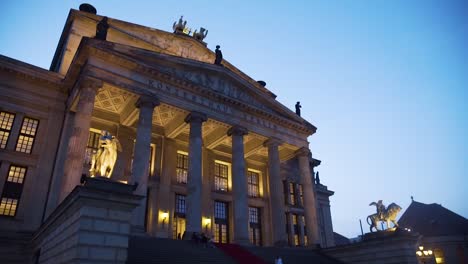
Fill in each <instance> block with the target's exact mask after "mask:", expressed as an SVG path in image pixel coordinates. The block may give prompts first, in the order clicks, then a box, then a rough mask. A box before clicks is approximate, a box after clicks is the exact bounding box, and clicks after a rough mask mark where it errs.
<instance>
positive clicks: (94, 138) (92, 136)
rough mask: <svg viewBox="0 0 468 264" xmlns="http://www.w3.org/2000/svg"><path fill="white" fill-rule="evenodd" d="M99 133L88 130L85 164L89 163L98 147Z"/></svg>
mask: <svg viewBox="0 0 468 264" xmlns="http://www.w3.org/2000/svg"><path fill="white" fill-rule="evenodd" d="M100 136H101V134H100V133H97V132H93V131H89V137H88V144H87V145H86V154H85V161H84V163H85V164H91V159H92V157H93V155H94V154H96V153H97V151H98V149H99V137H100Z"/></svg>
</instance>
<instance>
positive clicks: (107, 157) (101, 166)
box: [89, 130, 122, 178]
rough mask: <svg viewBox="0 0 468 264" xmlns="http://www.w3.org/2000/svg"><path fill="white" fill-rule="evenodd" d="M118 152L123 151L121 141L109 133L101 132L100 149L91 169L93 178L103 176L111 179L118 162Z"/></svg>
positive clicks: (92, 161) (94, 156)
mask: <svg viewBox="0 0 468 264" xmlns="http://www.w3.org/2000/svg"><path fill="white" fill-rule="evenodd" d="M117 151H118V152H121V151H122V147H121V145H120V142H119V140H118V139H117V138H116V137H114V136H112V135H111V134H110V133H109V132H107V131H104V130H103V131H101V136H100V137H99V149H98V151H97V153H96V154H95V155H93V157H92V160H91V168H90V169H89V171H90V175H91V177H95V176H101V177H106V178H110V177H111V175H112V172H113V171H114V165H115V162H116V160H117Z"/></svg>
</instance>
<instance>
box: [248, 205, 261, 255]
mask: <svg viewBox="0 0 468 264" xmlns="http://www.w3.org/2000/svg"><path fill="white" fill-rule="evenodd" d="M261 230H262V229H261V221H260V208H256V207H249V239H250V243H252V244H253V245H256V246H261V245H262V231H261Z"/></svg>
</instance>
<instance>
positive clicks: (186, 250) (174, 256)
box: [127, 236, 237, 264]
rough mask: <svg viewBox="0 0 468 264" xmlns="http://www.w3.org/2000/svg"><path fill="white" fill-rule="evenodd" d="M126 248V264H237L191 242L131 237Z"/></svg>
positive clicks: (211, 249)
mask: <svg viewBox="0 0 468 264" xmlns="http://www.w3.org/2000/svg"><path fill="white" fill-rule="evenodd" d="M128 246H129V248H128V257H127V263H128V264H153V263H158V264H161V263H171V264H186V263H187V264H193V263H222V264H236V263H237V262H235V261H234V260H233V259H231V258H230V257H229V256H227V255H225V254H224V253H223V252H222V251H221V250H219V249H218V248H210V247H204V246H203V245H200V244H198V245H197V244H194V243H193V242H192V241H185V240H172V239H163V238H154V237H153V238H151V237H141V236H133V237H130V241H129V245H128Z"/></svg>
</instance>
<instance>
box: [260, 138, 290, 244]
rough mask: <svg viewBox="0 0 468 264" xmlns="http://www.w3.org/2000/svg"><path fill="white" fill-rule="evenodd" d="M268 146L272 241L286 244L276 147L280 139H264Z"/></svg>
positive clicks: (282, 194)
mask: <svg viewBox="0 0 468 264" xmlns="http://www.w3.org/2000/svg"><path fill="white" fill-rule="evenodd" d="M264 144H265V146H266V147H267V148H268V175H269V179H270V180H269V184H270V207H271V216H272V224H273V226H272V229H273V243H274V245H277V246H284V245H287V234H286V231H285V228H284V227H285V226H286V222H285V217H284V193H283V183H282V180H281V175H280V162H281V161H280V158H279V151H278V147H279V145H280V141H279V140H278V139H275V138H271V139H269V140H267V141H265V143H264Z"/></svg>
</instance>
